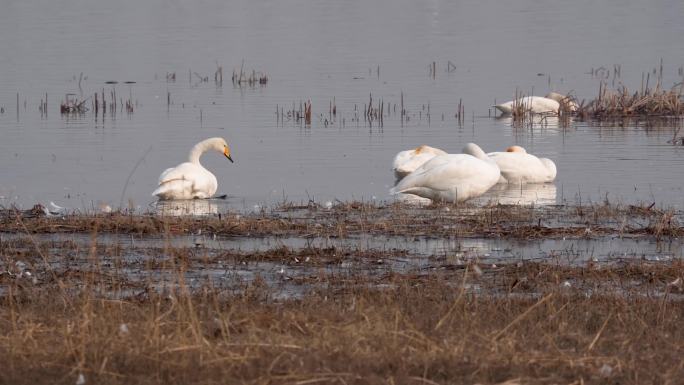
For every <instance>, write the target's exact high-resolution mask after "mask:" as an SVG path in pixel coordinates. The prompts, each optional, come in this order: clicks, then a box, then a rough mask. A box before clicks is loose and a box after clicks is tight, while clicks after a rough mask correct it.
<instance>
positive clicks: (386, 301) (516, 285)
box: [0, 264, 684, 384]
mask: <svg viewBox="0 0 684 385" xmlns="http://www.w3.org/2000/svg"><path fill="white" fill-rule="evenodd" d="M620 269H622V270H615V271H613V270H602V269H598V270H597V269H592V268H590V267H588V268H564V267H559V266H553V265H544V264H524V265H520V266H518V265H515V266H507V267H504V268H501V269H498V270H493V271H488V272H485V274H484V275H478V274H475V272H476V270H475V269H472V266H471V267H469V268H468V269H461V270H459V271H457V272H448V271H447V272H446V273H444V274H440V273H433V274H430V275H424V276H422V277H417V276H405V275H399V274H397V275H392V276H389V277H385V278H384V285H382V289H379V288H376V286H369V285H364V284H363V280H362V279H361V278H359V280H357V281H354V282H353V283H351V284H348V285H347V286H346V287H344V288H343V289H339V288H335V289H329V288H326V287H325V286H321V287H318V288H317V289H316V290H313V291H312V292H311V293H309V294H307V295H305V296H304V297H301V298H297V299H287V300H280V301H276V300H272V299H269V288H268V286H267V285H266V284H265V283H264V282H263V281H259V280H256V281H254V282H253V283H252V284H251V285H249V286H247V287H245V289H244V290H243V291H242V292H241V293H239V294H231V293H227V292H225V291H221V290H216V289H213V288H211V287H210V286H205V287H202V288H200V289H197V290H190V289H188V288H187V286H185V285H184V282H183V280H182V275H179V282H178V284H179V285H178V286H177V288H176V289H174V290H170V291H167V292H165V293H164V294H163V295H159V294H157V293H156V292H149V293H148V295H146V296H143V297H140V296H138V297H134V298H124V299H119V300H108V299H102V298H98V297H97V296H96V295H94V294H93V290H90V289H92V288H93V287H97V286H98V285H99V283H100V282H99V278H98V277H96V276H93V278H92V279H91V280H90V281H89V282H86V283H85V285H83V286H81V287H80V290H74V289H76V288H75V287H70V286H69V285H66V287H67V288H66V289H60V288H59V287H56V286H55V287H46V288H42V289H38V288H32V289H29V288H27V287H23V286H21V285H16V284H12V285H9V286H8V290H9V294H8V295H5V296H3V298H2V299H1V300H0V362H3V375H2V377H1V378H2V379H1V380H0V382H2V383H12V384H23V383H31V384H33V383H45V382H49V383H69V384H73V383H75V382H76V380H77V378H78V376H79V375H80V374H82V375H83V376H84V378H85V379H86V381H87V383H100V384H118V383H139V384H147V383H185V384H191V383H202V384H207V383H245V384H274V383H286V384H307V383H340V384H378V383H386V384H404V383H406V384H409V383H428V384H435V383H437V384H446V383H464V384H465V383H467V384H471V383H482V384H501V383H508V384H518V383H525V384H557V383H563V384H571V383H574V384H581V383H587V384H589V383H596V384H605V383H614V384H618V383H619V384H644V383H659V384H665V383H672V384H674V383H677V381H679V379H681V377H682V375H684V365H683V364H682V361H681V357H682V355H683V354H684V331H683V329H682V328H681V323H682V321H684V319H683V318H684V307H683V306H681V300H677V299H674V298H668V295H669V296H670V297H671V296H672V294H668V295H666V296H664V297H651V296H645V295H640V294H638V293H631V292H629V291H627V292H625V291H624V290H621V289H618V288H614V287H615V285H612V286H609V285H605V286H600V290H597V289H595V290H593V291H592V295H587V292H586V291H585V290H584V289H579V288H578V289H575V288H574V286H573V287H570V288H566V287H564V286H563V285H558V284H556V283H557V282H562V281H563V279H565V278H566V277H568V276H573V277H583V279H584V280H585V281H586V282H587V283H593V284H594V285H595V286H594V287H595V288H596V287H598V286H596V285H598V284H600V283H601V282H605V280H606V277H619V276H623V275H624V274H625V271H627V272H631V273H629V274H628V275H626V276H625V279H633V278H635V277H636V278H637V279H639V280H641V281H643V282H646V283H647V282H654V281H655V282H657V281H666V280H669V279H671V278H672V275H678V276H679V277H681V275H682V266H681V264H679V265H676V266H672V267H670V268H666V269H665V268H663V269H660V270H659V269H657V268H655V269H654V268H652V266H651V267H650V266H647V265H640V266H636V267H624V266H623V267H620ZM488 275H492V277H490V278H492V279H491V281H492V282H497V280H501V281H505V282H508V285H509V286H510V287H509V290H508V291H509V293H508V294H502V295H489V294H476V293H473V292H472V291H470V290H465V287H466V286H463V285H462V284H466V285H469V284H471V283H472V284H479V283H482V282H483V280H484V278H482V277H485V276H488ZM494 277H497V278H494ZM638 277H642V278H638ZM644 277H645V278H644ZM521 282H522V283H521ZM366 283H368V282H366ZM673 287H674V286H673ZM526 293H533V294H526ZM506 381H508V382H506Z"/></svg>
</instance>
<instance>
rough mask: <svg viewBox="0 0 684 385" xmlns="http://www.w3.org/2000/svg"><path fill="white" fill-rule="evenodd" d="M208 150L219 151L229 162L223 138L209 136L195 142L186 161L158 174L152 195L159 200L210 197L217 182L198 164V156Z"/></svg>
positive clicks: (228, 152) (228, 151)
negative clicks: (156, 184) (157, 185)
mask: <svg viewBox="0 0 684 385" xmlns="http://www.w3.org/2000/svg"><path fill="white" fill-rule="evenodd" d="M209 150H215V151H218V152H221V153H222V154H223V155H224V156H225V157H226V158H228V160H230V162H231V163H232V162H233V158H231V157H230V148H229V147H228V143H226V140H225V139H223V138H210V139H206V140H203V141H201V142H199V143H197V144H196V145H195V146H194V147H193V148H192V150H190V155H189V156H188V161H187V162H185V163H181V164H179V165H178V166H176V167H172V168H169V169H167V170H165V171H164V172H162V173H161V175H160V176H159V187H157V189H156V190H154V192H152V195H155V196H157V197H159V199H161V200H167V199H193V198H210V197H211V196H212V195H214V193H215V192H216V189H217V187H218V182H217V181H216V177H215V176H214V174H212V173H211V172H209V170H207V169H206V168H204V167H202V165H201V164H200V161H199V160H200V156H202V154H203V153H205V152H206V151H209Z"/></svg>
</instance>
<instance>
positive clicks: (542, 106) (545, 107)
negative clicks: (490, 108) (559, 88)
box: [494, 96, 560, 114]
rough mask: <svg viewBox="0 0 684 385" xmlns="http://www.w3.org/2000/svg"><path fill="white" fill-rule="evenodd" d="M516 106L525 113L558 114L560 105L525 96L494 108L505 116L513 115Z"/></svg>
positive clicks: (540, 97)
mask: <svg viewBox="0 0 684 385" xmlns="http://www.w3.org/2000/svg"><path fill="white" fill-rule="evenodd" d="M516 106H522V108H523V110H524V111H525V112H531V113H533V114H558V109H559V108H560V103H558V102H557V101H555V100H553V99H550V98H545V97H542V96H525V97H522V98H518V99H516V100H511V101H510V102H506V103H502V104H497V105H495V106H494V108H496V109H497V110H499V111H501V112H503V113H504V114H512V113H513V110H514V109H515V108H516Z"/></svg>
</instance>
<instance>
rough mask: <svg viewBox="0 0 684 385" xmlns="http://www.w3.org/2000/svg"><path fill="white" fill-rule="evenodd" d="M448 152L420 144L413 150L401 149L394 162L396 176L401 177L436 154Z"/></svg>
mask: <svg viewBox="0 0 684 385" xmlns="http://www.w3.org/2000/svg"><path fill="white" fill-rule="evenodd" d="M446 154H447V153H446V152H444V151H442V150H440V149H439V148H434V147H430V146H426V145H422V146H418V147H416V148H414V149H413V150H406V151H401V152H399V153H398V154H397V156H395V157H394V161H393V162H392V170H394V176H395V177H396V178H397V179H401V178H403V177H405V176H406V175H408V174H410V173H411V172H413V171H414V170H415V169H417V168H418V167H420V166H422V165H423V163H425V162H427V161H428V160H430V159H432V158H434V157H435V156H437V155H446Z"/></svg>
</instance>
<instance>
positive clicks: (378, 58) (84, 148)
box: [0, 0, 684, 210]
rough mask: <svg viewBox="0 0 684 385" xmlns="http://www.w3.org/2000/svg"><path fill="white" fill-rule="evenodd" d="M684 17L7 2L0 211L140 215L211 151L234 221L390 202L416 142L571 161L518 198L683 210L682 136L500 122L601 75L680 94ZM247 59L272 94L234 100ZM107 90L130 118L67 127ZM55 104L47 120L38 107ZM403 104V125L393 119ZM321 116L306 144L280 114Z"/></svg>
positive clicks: (488, 9)
mask: <svg viewBox="0 0 684 385" xmlns="http://www.w3.org/2000/svg"><path fill="white" fill-rule="evenodd" d="M683 14H684V3H682V2H681V1H674V0H663V1H653V2H647V1H616V0H615V1H605V2H600V3H596V2H590V1H578V2H572V3H568V2H562V1H549V2H544V3H539V2H536V1H531V0H523V1H521V2H518V3H516V4H515V6H506V7H501V5H500V2H487V1H485V2H482V1H459V2H451V1H423V2H414V1H389V0H387V1H372V2H336V1H318V2H307V1H285V2H284V1H234V2H223V1H210V0H208V1H149V2H138V1H128V0H125V1H120V2H105V1H69V2H66V4H64V3H60V4H57V3H56V2H53V1H47V0H27V1H21V2H10V3H9V4H4V5H3V6H2V12H0V53H1V54H0V107H2V109H3V112H2V113H1V114H0V135H1V139H0V196H1V198H0V204H2V205H9V204H18V205H21V206H30V205H32V204H34V203H37V202H43V203H47V202H49V201H54V202H55V203H57V204H59V205H62V206H65V207H69V208H74V209H90V208H91V207H97V204H98V203H99V202H103V203H107V204H110V205H112V206H114V207H116V206H118V205H119V204H120V202H123V204H124V205H128V204H129V202H131V203H132V204H133V205H134V206H136V207H137V206H139V207H140V208H141V209H143V210H145V209H147V208H148V207H150V206H149V205H150V204H151V203H152V202H153V201H154V199H153V198H152V197H151V196H150V192H151V191H152V190H153V189H154V188H155V185H156V182H157V178H158V176H159V173H160V172H161V171H162V170H163V169H165V168H167V167H170V166H173V165H176V164H178V163H180V162H182V161H184V160H185V158H186V157H187V153H188V150H189V149H190V147H191V146H192V145H193V144H194V143H196V142H197V141H199V140H201V139H204V138H207V137H211V136H224V137H226V138H227V139H228V140H229V141H230V142H231V145H232V150H233V158H234V159H235V161H236V162H235V164H230V163H228V162H226V161H225V159H224V158H222V157H221V156H219V155H218V154H206V155H205V156H204V157H203V159H202V161H203V164H204V165H205V166H207V168H209V169H210V170H212V171H213V172H214V173H215V174H216V175H217V177H218V179H219V193H221V194H228V195H229V196H230V197H231V198H230V199H229V202H230V203H231V204H232V205H234V206H235V207H236V208H238V209H240V208H246V209H251V208H253V207H254V205H263V204H273V203H276V202H278V201H282V200H283V199H288V200H294V201H300V200H307V199H315V200H316V201H320V202H325V201H329V200H334V199H339V200H350V199H364V200H371V199H377V200H385V199H390V197H389V195H388V190H389V188H390V187H391V186H392V185H393V182H394V180H393V175H392V173H391V170H390V163H391V160H392V158H393V156H394V154H396V152H398V151H400V150H403V149H407V148H411V147H415V146H417V145H420V144H430V145H433V146H438V147H441V148H443V149H445V150H447V151H450V152H457V151H460V149H461V148H462V147H463V145H464V144H465V143H466V142H469V141H473V142H476V143H478V144H480V145H481V146H482V147H483V148H484V149H485V151H496V150H501V149H503V148H505V147H507V146H509V145H512V144H520V145H522V146H524V147H526V148H528V151H530V152H533V153H535V154H538V155H542V156H546V157H550V158H552V159H554V160H555V161H556V163H557V165H558V179H557V180H556V182H555V183H554V184H553V185H551V186H546V187H541V188H539V189H537V188H528V189H526V190H525V191H523V192H522V193H521V195H524V194H527V195H525V196H528V195H531V196H540V197H541V199H543V201H544V202H563V201H572V202H574V201H577V200H582V201H598V200H604V199H606V198H608V199H609V200H611V201H620V202H626V203H633V202H656V203H657V204H658V205H664V206H676V207H679V208H683V207H684V191H682V190H683V189H682V180H683V177H684V171H683V170H684V147H683V146H674V145H672V144H670V143H668V141H669V140H671V139H672V138H673V137H674V136H675V135H680V136H681V135H684V132H680V133H679V134H676V131H677V129H678V127H681V123H675V124H666V123H653V124H648V125H647V124H636V123H634V122H627V123H626V124H621V125H617V124H614V125H597V124H589V123H580V122H573V123H571V124H570V125H569V126H568V127H559V126H558V124H557V123H555V122H553V121H549V122H546V124H540V125H535V126H533V127H523V128H515V127H512V126H511V123H510V121H508V120H506V119H494V118H493V116H491V115H490V114H492V113H493V112H492V111H491V109H490V106H491V105H492V104H494V102H495V101H498V102H501V101H505V100H509V99H511V98H512V97H513V94H514V93H515V91H516V89H518V90H520V91H522V92H525V93H535V94H545V93H546V92H548V91H550V90H555V91H559V92H570V91H572V92H573V93H574V94H575V95H577V96H578V97H579V98H580V99H589V98H593V97H594V96H595V95H596V94H597V91H598V85H599V81H600V79H599V77H598V76H592V75H591V74H589V73H588V72H590V71H591V69H592V68H594V69H596V68H600V67H604V68H605V69H607V70H609V71H610V72H611V73H610V75H608V78H607V81H608V83H609V84H611V85H612V84H615V85H616V86H617V85H618V84H620V83H622V84H624V85H626V86H627V87H629V88H630V89H637V88H639V87H640V86H641V80H642V75H643V74H644V73H645V72H649V71H652V70H653V69H654V68H658V69H659V67H660V60H661V58H662V59H663V64H664V66H663V84H664V86H665V87H668V88H669V87H671V86H672V85H674V84H676V83H678V82H680V81H682V74H681V68H682V66H683V65H684V51H683V50H682V49H681V41H680V40H681V36H684V24H683V23H681V15H683ZM243 60H244V65H245V69H246V70H249V71H251V70H252V69H254V70H257V71H263V72H265V73H267V74H268V76H269V81H268V84H267V85H265V86H257V87H242V88H240V87H234V86H233V85H232V84H231V82H230V76H231V72H232V71H233V69H239V68H240V66H241V64H242V62H243ZM433 62H434V63H435V64H436V72H435V74H434V76H432V75H431V73H430V70H429V65H430V64H431V63H433ZM449 62H451V63H452V64H453V66H455V67H450V66H449V65H448V63H449ZM217 64H218V65H221V66H223V68H224V83H223V85H222V86H221V85H217V84H215V83H214V71H216V68H217ZM614 65H620V67H621V71H620V76H619V77H614V75H613V73H612V70H613V67H614ZM167 73H175V74H176V80H175V81H167V79H166V74H167ZM194 73H197V74H198V75H200V76H202V77H205V76H206V77H208V78H209V81H208V82H203V81H201V80H200V78H199V77H198V76H197V75H195V74H194ZM81 74H82V75H81ZM601 75H604V73H601ZM650 77H651V81H653V79H654V78H655V75H654V74H653V73H652V72H651V75H650ZM79 79H80V82H79ZM107 81H118V82H119V83H118V84H116V85H114V86H112V85H110V84H106V83H105V82H107ZM125 81H134V82H135V83H134V84H131V85H127V84H124V83H123V82H125ZM103 89H104V91H105V93H106V96H107V98H109V94H110V92H111V91H112V90H113V89H115V90H116V92H117V95H118V97H119V98H122V99H129V98H130V99H132V100H133V101H134V102H136V103H137V106H136V108H135V111H134V112H133V113H132V114H127V113H126V112H121V111H120V112H118V113H117V114H116V115H114V116H112V115H111V114H109V113H108V114H107V115H106V116H105V117H104V118H103V117H102V114H100V115H99V116H98V117H97V118H96V117H95V115H94V113H93V111H89V112H88V113H86V114H85V115H83V116H72V117H68V118H67V117H64V116H61V115H60V113H59V103H60V101H61V100H63V99H64V98H65V94H67V93H73V94H76V96H78V97H80V98H87V97H91V96H92V95H93V93H95V92H102V90H103ZM17 93H18V94H19V106H18V109H17ZM46 93H47V94H48V113H47V116H45V115H41V112H40V111H39V109H38V106H39V104H40V101H41V99H42V98H44V97H45V94H46ZM371 94H372V97H373V100H374V104H375V103H377V100H380V99H382V100H383V101H384V102H385V105H386V107H385V110H386V111H385V114H386V116H385V118H384V122H383V123H384V124H383V125H382V126H379V125H378V124H377V122H375V123H373V124H372V125H369V124H368V123H367V122H365V121H364V120H363V117H362V116H361V115H359V113H358V111H360V110H361V109H362V108H363V106H364V104H366V103H368V100H369V98H370V95H371ZM402 94H403V100H404V105H405V108H406V109H407V111H408V117H409V120H408V121H404V122H402V120H401V119H400V118H399V116H398V114H396V113H394V109H395V108H397V110H398V109H399V108H400V107H399V105H400V103H401V97H402ZM169 95H170V99H171V105H167V97H168V96H169ZM309 99H310V100H311V102H312V105H313V121H312V124H311V125H310V126H304V125H302V124H299V123H296V122H293V121H292V120H288V119H285V121H280V119H277V117H276V112H275V111H276V106H280V107H284V108H285V109H288V108H291V107H292V105H293V104H294V105H295V106H296V107H297V108H299V104H300V102H301V101H306V100H309ZM333 99H334V100H335V103H336V106H337V116H336V117H335V118H333V119H330V118H331V117H330V116H329V114H328V113H329V105H330V102H331V101H332V100H333ZM459 100H460V101H462V103H463V104H464V106H465V112H466V117H465V119H464V120H463V121H462V122H461V123H460V124H459V121H458V120H457V119H456V118H455V117H454V114H455V113H456V111H457V106H458V104H459ZM87 104H88V105H90V102H88V103H87ZM388 104H389V107H387V105H388ZM395 105H396V107H395ZM428 106H429V107H428ZM388 112H389V113H388ZM428 116H429V117H428ZM357 117H360V119H357ZM326 119H328V121H327V124H326ZM139 161H140V163H139V165H138V167H137V168H136V164H137V163H138V162H139ZM131 173H132V174H131ZM129 175H130V180H129V183H128V184H126V181H127V179H128V178H129ZM124 187H126V190H125V192H124ZM491 194H495V193H491ZM496 194H499V193H496ZM507 195H511V194H507ZM523 198H525V197H523ZM512 199H517V198H516V196H515V194H513V198H512ZM525 199H527V198H525Z"/></svg>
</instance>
